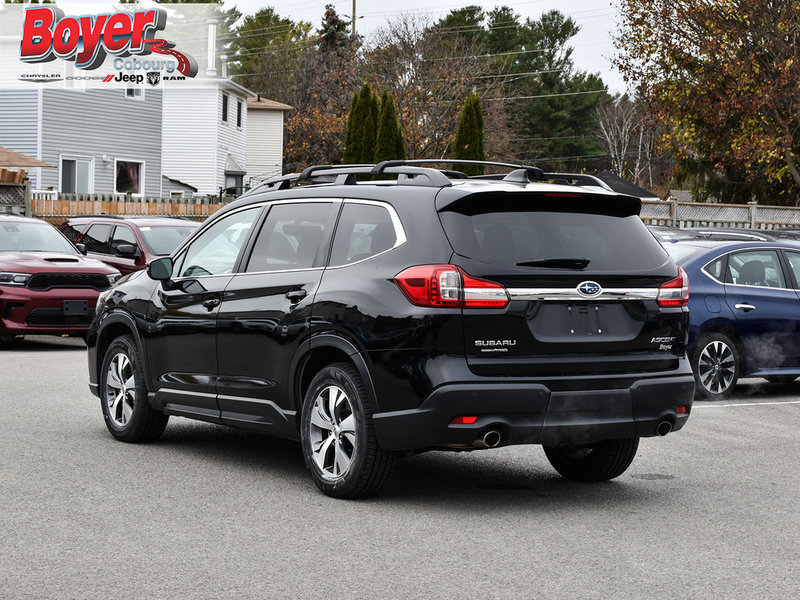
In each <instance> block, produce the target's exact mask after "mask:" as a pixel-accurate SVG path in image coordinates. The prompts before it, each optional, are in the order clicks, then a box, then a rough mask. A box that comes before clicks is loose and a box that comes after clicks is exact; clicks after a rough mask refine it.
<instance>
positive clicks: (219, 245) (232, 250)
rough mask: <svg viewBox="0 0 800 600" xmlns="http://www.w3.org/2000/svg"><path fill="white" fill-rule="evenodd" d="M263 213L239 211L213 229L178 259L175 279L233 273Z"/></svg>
mask: <svg viewBox="0 0 800 600" xmlns="http://www.w3.org/2000/svg"><path fill="white" fill-rule="evenodd" d="M260 210H261V207H260V206H254V207H253V208H248V209H245V210H240V211H238V212H235V213H233V214H231V215H227V216H225V217H223V218H221V219H220V220H219V221H217V222H216V223H214V224H213V225H211V227H209V228H208V229H206V230H205V231H204V232H203V233H202V234H200V235H199V236H197V239H195V240H194V242H192V244H191V245H190V246H189V247H188V248H187V250H186V252H183V253H182V254H181V255H180V256H179V257H178V258H177V259H176V261H175V266H174V268H173V270H172V276H173V278H178V277H201V276H203V275H222V274H225V273H231V272H233V267H234V265H235V264H236V259H237V258H238V256H239V251H240V250H241V249H242V246H243V245H244V242H245V240H246V239H247V234H248V232H249V231H250V228H251V227H252V226H253V222H254V221H255V219H256V217H257V216H258V213H259V211H260Z"/></svg>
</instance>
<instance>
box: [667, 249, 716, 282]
mask: <svg viewBox="0 0 800 600" xmlns="http://www.w3.org/2000/svg"><path fill="white" fill-rule="evenodd" d="M670 254H672V253H671V252H670ZM673 258H674V257H673ZM676 262H678V261H676ZM678 264H680V263H678ZM724 269H725V257H722V258H718V259H717V260H715V261H714V262H712V263H710V264H708V265H706V266H705V271H706V272H707V273H708V274H709V275H711V276H712V277H713V278H714V279H716V280H717V281H719V282H723V281H725V271H724Z"/></svg>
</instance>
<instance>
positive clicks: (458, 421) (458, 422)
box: [450, 417, 478, 425]
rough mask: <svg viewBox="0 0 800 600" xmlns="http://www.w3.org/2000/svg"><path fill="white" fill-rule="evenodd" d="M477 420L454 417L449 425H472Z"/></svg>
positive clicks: (476, 418)
mask: <svg viewBox="0 0 800 600" xmlns="http://www.w3.org/2000/svg"><path fill="white" fill-rule="evenodd" d="M477 420H478V417H456V418H455V419H453V420H452V421H450V425H472V424H473V423H475V421H477Z"/></svg>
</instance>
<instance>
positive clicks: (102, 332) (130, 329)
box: [94, 311, 152, 390]
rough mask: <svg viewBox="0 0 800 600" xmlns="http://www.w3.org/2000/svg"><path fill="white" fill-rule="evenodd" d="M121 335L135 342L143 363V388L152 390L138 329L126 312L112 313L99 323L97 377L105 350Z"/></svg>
mask: <svg viewBox="0 0 800 600" xmlns="http://www.w3.org/2000/svg"><path fill="white" fill-rule="evenodd" d="M122 335H130V336H132V337H133V339H134V340H135V341H136V345H137V346H138V347H139V350H140V355H141V359H142V362H143V363H144V364H142V368H143V370H144V374H145V386H146V387H147V389H148V390H152V387H151V386H150V369H149V368H148V364H147V355H146V354H145V352H144V346H143V345H142V337H141V335H140V334H139V330H138V328H137V327H136V321H135V320H134V319H133V317H132V316H131V315H129V314H128V313H126V312H122V311H116V312H112V313H109V314H108V315H106V317H105V318H103V322H102V323H101V325H100V327H99V329H98V332H97V344H96V346H95V347H96V353H95V365H94V367H95V372H96V373H97V374H98V377H99V375H100V369H101V368H102V365H103V359H104V358H105V355H106V350H108V347H109V346H110V345H111V343H112V342H113V341H114V340H115V339H117V338H118V337H120V336H122Z"/></svg>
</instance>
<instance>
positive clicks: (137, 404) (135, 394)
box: [99, 335, 169, 442]
mask: <svg viewBox="0 0 800 600" xmlns="http://www.w3.org/2000/svg"><path fill="white" fill-rule="evenodd" d="M99 390H100V405H101V407H102V409H103V419H105V422H106V427H108V430H109V431H110V432H111V435H113V436H114V437H115V438H117V439H118V440H120V441H123V442H149V441H152V440H155V439H156V438H158V437H159V436H160V435H161V434H162V433H163V432H164V428H165V427H166V426H167V421H168V420H169V415H165V414H164V413H162V412H160V411H157V410H155V409H153V408H152V407H151V406H150V404H149V403H148V401H147V388H146V387H145V384H144V370H143V368H142V359H141V355H140V353H139V348H138V347H137V345H136V342H135V341H134V339H133V338H132V337H131V336H129V335H123V336H120V337H118V338H116V339H115V340H114V341H113V342H111V345H110V346H109V347H108V350H106V353H105V356H104V357H103V365H102V368H101V370H100V386H99Z"/></svg>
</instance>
